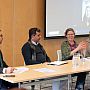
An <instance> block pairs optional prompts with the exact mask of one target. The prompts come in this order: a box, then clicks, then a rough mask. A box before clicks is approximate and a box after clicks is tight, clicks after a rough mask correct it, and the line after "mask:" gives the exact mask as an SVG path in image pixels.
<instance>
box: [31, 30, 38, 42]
mask: <svg viewBox="0 0 90 90" xmlns="http://www.w3.org/2000/svg"><path fill="white" fill-rule="evenodd" d="M36 32H40V29H39V28H30V29H29V41H30V40H31V36H32V35H36Z"/></svg>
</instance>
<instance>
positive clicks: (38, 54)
mask: <svg viewBox="0 0 90 90" xmlns="http://www.w3.org/2000/svg"><path fill="white" fill-rule="evenodd" d="M22 55H23V57H24V61H25V64H26V65H32V64H40V63H44V62H50V58H49V57H48V56H47V54H46V52H45V50H44V48H43V46H42V45H41V44H40V43H39V44H38V45H34V44H32V43H31V42H26V43H25V44H24V45H23V47H22Z"/></svg>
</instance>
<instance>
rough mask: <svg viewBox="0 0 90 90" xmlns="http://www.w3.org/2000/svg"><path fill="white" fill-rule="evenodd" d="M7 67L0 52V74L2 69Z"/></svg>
mask: <svg viewBox="0 0 90 90" xmlns="http://www.w3.org/2000/svg"><path fill="white" fill-rule="evenodd" d="M5 67H8V65H7V64H6V63H5V62H4V60H3V55H2V52H1V51H0V73H3V68H5Z"/></svg>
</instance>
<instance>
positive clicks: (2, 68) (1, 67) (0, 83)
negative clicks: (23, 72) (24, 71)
mask: <svg viewBox="0 0 90 90" xmlns="http://www.w3.org/2000/svg"><path fill="white" fill-rule="evenodd" d="M2 41H3V34H2V30H0V73H1V74H3V73H5V74H10V73H12V72H13V71H14V68H13V67H8V65H7V64H6V63H5V62H4V60H3V54H2V52H1V44H2ZM17 86H18V85H17V84H12V83H9V82H7V81H4V80H1V79H0V90H7V89H8V88H13V87H17Z"/></svg>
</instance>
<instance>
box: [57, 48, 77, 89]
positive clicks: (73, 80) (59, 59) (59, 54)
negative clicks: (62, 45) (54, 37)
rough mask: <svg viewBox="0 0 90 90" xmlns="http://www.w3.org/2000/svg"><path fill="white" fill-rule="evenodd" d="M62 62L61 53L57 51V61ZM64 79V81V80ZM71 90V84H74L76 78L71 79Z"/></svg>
mask: <svg viewBox="0 0 90 90" xmlns="http://www.w3.org/2000/svg"><path fill="white" fill-rule="evenodd" d="M61 60H62V52H61V50H57V61H61ZM65 79H66V77H65ZM65 79H64V80H65ZM70 82H71V85H70V86H71V89H72V86H73V84H74V83H75V82H76V77H71V81H70Z"/></svg>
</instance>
